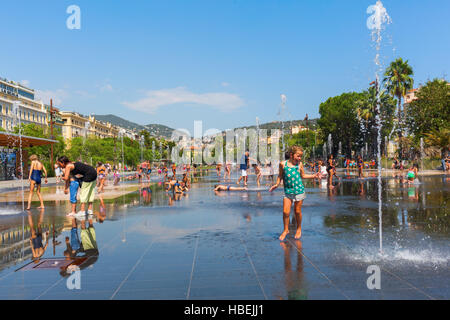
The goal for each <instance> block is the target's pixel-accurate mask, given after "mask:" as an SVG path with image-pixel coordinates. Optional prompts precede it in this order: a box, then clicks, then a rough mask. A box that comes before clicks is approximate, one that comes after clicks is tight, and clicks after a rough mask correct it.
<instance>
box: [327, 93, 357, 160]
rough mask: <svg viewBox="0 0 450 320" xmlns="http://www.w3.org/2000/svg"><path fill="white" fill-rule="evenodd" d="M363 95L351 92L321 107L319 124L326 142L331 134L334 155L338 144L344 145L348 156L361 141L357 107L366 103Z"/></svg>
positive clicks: (343, 150) (343, 148)
mask: <svg viewBox="0 0 450 320" xmlns="http://www.w3.org/2000/svg"><path fill="white" fill-rule="evenodd" d="M364 100H365V95H364V94H363V93H357V92H350V93H343V94H341V95H340V96H336V97H332V98H329V99H328V100H327V101H325V102H323V103H321V104H320V106H319V113H320V119H319V120H318V124H319V126H320V130H321V132H322V133H323V138H324V140H326V139H325V137H327V136H328V135H329V134H331V136H332V139H333V141H334V142H335V143H334V144H333V153H336V150H337V148H338V143H339V142H341V143H342V152H343V154H346V155H347V156H350V155H351V151H352V150H354V149H355V144H356V143H358V142H359V141H360V125H359V122H358V117H357V107H358V106H359V105H361V104H363V103H364Z"/></svg>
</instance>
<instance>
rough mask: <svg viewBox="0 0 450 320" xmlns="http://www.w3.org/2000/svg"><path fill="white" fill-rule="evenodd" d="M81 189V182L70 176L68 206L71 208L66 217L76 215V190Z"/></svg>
mask: <svg viewBox="0 0 450 320" xmlns="http://www.w3.org/2000/svg"><path fill="white" fill-rule="evenodd" d="M80 187H81V181H80V180H79V179H77V178H76V177H74V176H73V175H72V174H70V186H69V190H70V200H69V201H70V204H71V206H72V211H71V212H69V213H68V214H67V216H68V217H70V216H74V215H75V214H76V213H77V193H78V189H79V188H80Z"/></svg>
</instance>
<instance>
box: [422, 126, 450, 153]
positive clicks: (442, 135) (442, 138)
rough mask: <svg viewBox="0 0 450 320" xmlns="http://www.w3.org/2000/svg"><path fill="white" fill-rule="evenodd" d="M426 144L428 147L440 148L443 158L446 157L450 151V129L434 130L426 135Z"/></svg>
mask: <svg viewBox="0 0 450 320" xmlns="http://www.w3.org/2000/svg"><path fill="white" fill-rule="evenodd" d="M425 143H426V144H427V145H428V146H433V147H438V148H439V149H440V150H441V157H444V156H445V154H446V152H447V151H448V150H449V149H450V128H448V127H447V128H442V129H440V130H436V129H434V130H432V131H431V132H429V133H425Z"/></svg>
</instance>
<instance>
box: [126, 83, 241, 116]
mask: <svg viewBox="0 0 450 320" xmlns="http://www.w3.org/2000/svg"><path fill="white" fill-rule="evenodd" d="M177 103H193V104H199V105H205V106H209V107H212V108H214V109H217V110H219V111H222V112H230V111H233V110H235V109H238V108H240V107H242V106H244V105H245V103H244V101H243V100H242V99H241V98H240V97H239V96H238V95H236V94H231V93H226V92H210V93H194V92H191V91H189V90H187V89H186V88H184V87H177V88H173V89H162V90H152V91H147V92H146V94H145V97H143V98H142V99H139V100H137V101H134V102H127V101H125V102H122V104H123V105H125V106H127V107H129V108H131V109H135V110H139V111H142V112H146V113H150V114H152V113H155V112H156V111H157V110H158V109H159V108H160V107H162V106H167V105H172V104H177Z"/></svg>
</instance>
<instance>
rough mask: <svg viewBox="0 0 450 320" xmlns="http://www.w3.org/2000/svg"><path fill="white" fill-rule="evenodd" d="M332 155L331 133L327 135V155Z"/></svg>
mask: <svg viewBox="0 0 450 320" xmlns="http://www.w3.org/2000/svg"><path fill="white" fill-rule="evenodd" d="M330 154H333V142H332V140H331V133H330V134H329V135H328V155H330Z"/></svg>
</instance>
